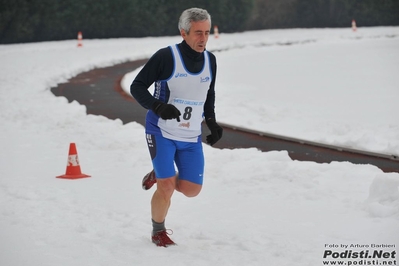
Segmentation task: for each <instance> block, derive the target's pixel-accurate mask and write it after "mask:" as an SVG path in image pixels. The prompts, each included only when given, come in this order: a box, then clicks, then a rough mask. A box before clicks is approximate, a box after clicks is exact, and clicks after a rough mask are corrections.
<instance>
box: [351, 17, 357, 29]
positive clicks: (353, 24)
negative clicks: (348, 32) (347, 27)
mask: <svg viewBox="0 0 399 266" xmlns="http://www.w3.org/2000/svg"><path fill="white" fill-rule="evenodd" d="M352 30H353V31H356V30H357V27H356V21H355V20H354V19H352Z"/></svg>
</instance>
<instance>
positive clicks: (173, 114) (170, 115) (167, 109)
mask: <svg viewBox="0 0 399 266" xmlns="http://www.w3.org/2000/svg"><path fill="white" fill-rule="evenodd" d="M151 110H152V111H154V113H156V114H157V115H159V116H160V117H161V118H162V119H174V118H176V120H177V122H180V118H179V116H180V115H181V113H180V111H179V109H177V108H176V107H175V106H174V105H173V104H168V103H163V102H159V101H158V102H155V103H154V104H153V105H152V108H151Z"/></svg>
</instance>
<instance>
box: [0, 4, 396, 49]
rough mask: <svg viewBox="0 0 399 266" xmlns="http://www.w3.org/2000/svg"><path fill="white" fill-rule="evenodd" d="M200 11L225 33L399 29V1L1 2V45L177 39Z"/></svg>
mask: <svg viewBox="0 0 399 266" xmlns="http://www.w3.org/2000/svg"><path fill="white" fill-rule="evenodd" d="M194 6H195V7H201V8H205V9H207V10H208V12H209V13H210V14H211V16H212V24H213V25H218V26H219V30H220V31H221V32H226V33H230V32H240V31H247V30H259V29H276V28H298V27H301V28H317V27H349V26H350V23H351V21H352V19H356V21H357V23H358V25H359V26H383V25H399V16H398V14H399V1H398V0H173V1H172V0H169V1H168V0H0V43H2V44H7V43H23V42H39V41H50V40H65V39H74V38H76V35H77V32H79V31H81V32H83V33H84V37H85V38H119V37H146V36H167V35H177V34H178V29H177V21H178V18H179V16H180V14H181V12H182V11H183V10H184V9H186V8H190V7H194Z"/></svg>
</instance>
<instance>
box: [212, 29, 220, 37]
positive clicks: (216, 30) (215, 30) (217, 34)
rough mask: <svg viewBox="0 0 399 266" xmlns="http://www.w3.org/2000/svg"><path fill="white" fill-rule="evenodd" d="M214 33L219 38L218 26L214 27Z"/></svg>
mask: <svg viewBox="0 0 399 266" xmlns="http://www.w3.org/2000/svg"><path fill="white" fill-rule="evenodd" d="M213 35H215V39H217V38H219V28H218V26H215V27H213Z"/></svg>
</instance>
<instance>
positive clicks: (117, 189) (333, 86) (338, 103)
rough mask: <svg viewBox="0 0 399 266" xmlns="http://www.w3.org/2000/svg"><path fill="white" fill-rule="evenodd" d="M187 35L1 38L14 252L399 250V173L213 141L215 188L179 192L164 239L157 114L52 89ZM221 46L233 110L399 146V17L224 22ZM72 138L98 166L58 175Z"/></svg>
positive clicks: (101, 261)
mask: <svg viewBox="0 0 399 266" xmlns="http://www.w3.org/2000/svg"><path fill="white" fill-rule="evenodd" d="M180 40H181V38H180V37H179V36H174V37H160V38H140V39H109V40H85V39H84V40H83V47H82V48H77V41H76V40H69V41H58V42H42V43H33V44H13V45H0V59H1V60H0V73H1V74H0V85H1V90H0V93H1V97H0V122H1V127H2V128H1V129H2V130H1V135H0V136H1V138H0V141H1V142H0V144H1V147H2V153H1V155H0V160H1V162H2V164H1V167H0V228H1V229H0V265H7V266H8V265H12V266H14V265H32V266H39V265H40V266H42V265H85V266H86V265H173V266H175V265H265V264H267V265H278V266H281V265H323V264H322V262H323V254H324V252H325V250H327V249H329V250H333V251H334V252H335V251H336V252H338V251H339V252H341V251H345V250H346V249H344V248H342V247H341V245H348V244H349V245H350V244H353V245H368V246H369V247H367V248H366V249H367V250H371V251H373V250H375V249H378V250H380V249H383V250H384V251H386V252H391V251H395V250H396V251H398V247H399V191H398V186H399V174H397V173H383V172H382V171H381V170H380V169H379V168H377V167H375V166H372V165H355V164H351V163H348V162H341V163H338V162H333V163H330V164H317V163H313V162H299V161H292V160H291V159H290V158H289V156H288V154H287V152H267V153H262V152H260V151H258V150H256V149H255V148H251V149H237V150H227V149H226V150H218V149H214V148H211V147H209V146H207V145H204V151H205V156H206V171H205V182H204V188H203V191H202V192H201V194H200V195H199V196H198V197H196V198H193V199H188V198H185V197H184V196H182V195H180V194H178V193H176V194H175V195H174V196H173V203H172V207H171V209H170V212H169V215H168V217H167V221H166V225H167V227H168V228H171V229H172V230H173V231H174V234H173V235H172V239H173V240H174V241H176V242H177V243H178V246H176V247H171V248H167V249H164V248H157V247H155V246H154V245H153V244H152V243H151V242H150V231H151V223H150V205H149V202H150V198H151V196H152V191H147V192H145V191H143V190H142V189H141V179H142V177H143V176H144V175H145V174H146V173H147V172H148V171H149V170H150V169H151V162H150V157H149V154H148V151H147V147H146V144H145V139H144V129H143V127H142V126H141V125H139V124H137V123H129V124H126V125H123V124H122V122H121V121H120V120H114V121H113V120H109V119H107V118H105V117H101V116H93V115H86V112H85V111H86V110H85V107H84V106H82V105H80V104H78V103H77V102H72V103H70V104H68V101H67V100H66V99H65V98H63V97H55V96H54V95H53V94H52V93H51V91H50V88H51V87H52V86H56V84H57V83H61V82H66V81H67V80H68V79H69V78H71V77H73V76H74V75H76V74H78V73H80V72H83V71H87V70H90V69H93V68H95V67H103V66H109V65H113V64H116V63H120V62H124V61H126V60H135V59H141V58H148V57H149V56H151V55H152V54H153V53H154V52H155V51H156V50H157V49H159V48H161V47H164V46H167V45H170V44H173V43H177V42H180ZM208 49H209V50H212V51H216V52H215V54H216V56H217V59H218V77H217V84H216V85H217V86H216V90H217V102H216V111H217V118H218V120H219V121H220V122H223V123H227V124H232V125H237V126H242V127H247V128H250V129H255V130H260V131H266V132H271V133H277V134H282V135H285V136H292V137H296V138H303V139H307V140H311V141H317V142H323V143H327V144H335V145H341V146H346V147H351V148H356V149H364V150H368V151H372V152H378V153H383V154H395V155H399V119H398V118H397V114H396V113H397V112H395V111H396V110H397V102H398V100H399V85H398V84H399V76H398V74H397V73H399V27H372V28H358V31H357V32H356V33H354V32H352V31H351V29H350V28H348V29H292V30H265V31H257V32H244V33H237V34H221V35H220V38H219V39H213V38H211V39H210V40H209V43H208ZM135 73H137V71H135V72H133V73H130V74H127V75H126V76H125V79H124V81H123V84H122V85H123V86H124V87H125V88H127V87H128V86H129V85H130V83H131V81H132V79H133V78H134V75H135ZM127 90H128V88H127ZM70 142H75V143H76V144H77V148H78V153H79V159H80V164H81V167H82V172H83V173H85V174H89V175H91V176H92V177H90V178H85V179H79V180H63V179H58V178H55V176H58V175H62V174H64V173H65V165H66V159H67V155H68V154H67V153H68V147H69V143H70ZM372 244H377V245H382V244H384V245H392V246H393V245H395V246H394V247H392V246H391V247H385V248H375V247H372V246H371V245H372ZM335 245H337V246H335ZM352 250H354V251H361V250H364V248H357V247H355V248H352ZM327 259H331V257H329V258H327ZM394 259H396V257H395V258H391V260H394ZM331 260H334V261H338V260H339V258H333V259H331ZM342 260H345V259H342ZM345 261H347V260H345ZM352 261H353V259H352ZM381 261H388V259H380V262H381Z"/></svg>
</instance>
